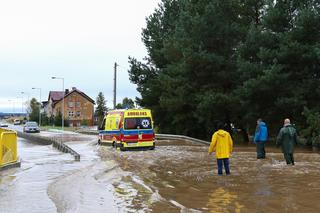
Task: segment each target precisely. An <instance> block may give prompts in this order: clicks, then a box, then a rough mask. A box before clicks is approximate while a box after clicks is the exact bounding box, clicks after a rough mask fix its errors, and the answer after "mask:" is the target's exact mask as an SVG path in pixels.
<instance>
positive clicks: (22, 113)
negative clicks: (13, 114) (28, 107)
mask: <svg viewBox="0 0 320 213" xmlns="http://www.w3.org/2000/svg"><path fill="white" fill-rule="evenodd" d="M19 98H21V114H23V96H21V97H17V101H19Z"/></svg>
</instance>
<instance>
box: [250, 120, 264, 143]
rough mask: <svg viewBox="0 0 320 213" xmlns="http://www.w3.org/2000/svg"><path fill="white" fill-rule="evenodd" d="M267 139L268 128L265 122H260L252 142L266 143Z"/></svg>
mask: <svg viewBox="0 0 320 213" xmlns="http://www.w3.org/2000/svg"><path fill="white" fill-rule="evenodd" d="M267 139H268V128H267V125H266V123H265V122H263V121H261V122H260V123H259V125H258V128H257V130H256V133H255V135H254V140H253V141H254V142H255V143H256V142H266V141H267Z"/></svg>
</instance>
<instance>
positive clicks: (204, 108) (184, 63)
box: [129, 0, 320, 138]
mask: <svg viewBox="0 0 320 213" xmlns="http://www.w3.org/2000/svg"><path fill="white" fill-rule="evenodd" d="M146 22H147V26H146V28H145V29H143V32H142V40H143V42H144V44H145V46H146V48H147V51H148V56H146V57H145V59H144V60H143V61H139V60H137V59H135V58H134V57H129V63H130V69H129V75H130V80H131V82H133V83H134V84H136V85H137V88H138V89H137V90H138V91H139V92H140V94H141V98H137V102H138V104H139V105H141V106H143V107H148V108H151V109H152V110H153V113H154V118H155V123H156V125H157V126H158V127H159V130H160V131H161V132H165V133H177V134H186V135H190V136H195V137H199V138H209V137H210V135H211V134H212V130H213V128H214V126H215V124H216V122H217V121H225V122H227V123H230V122H233V123H234V124H235V125H236V126H238V127H240V128H245V129H249V130H250V131H251V132H252V131H253V130H254V127H255V121H256V119H257V118H259V117H262V118H263V119H265V120H266V121H267V123H268V125H269V127H270V129H271V133H275V132H276V131H277V130H278V128H279V127H280V125H282V120H283V118H285V117H289V118H292V120H293V121H294V122H295V123H296V125H297V126H298V128H299V129H304V128H306V126H308V124H307V121H308V119H307V118H306V117H307V116H309V117H310V116H311V117H312V116H313V117H314V113H312V112H318V111H319V110H320V105H319V104H318V100H319V98H320V87H319V85H320V2H319V1H317V0H202V1H198V0H188V1H185V0H162V1H161V3H160V4H159V7H158V8H157V9H156V10H155V11H154V13H153V14H152V15H150V16H149V17H148V18H147V19H146ZM309 120H310V119H309ZM308 134H313V133H308ZM309 136H310V135H309Z"/></svg>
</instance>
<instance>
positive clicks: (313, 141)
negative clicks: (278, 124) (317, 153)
mask: <svg viewBox="0 0 320 213" xmlns="http://www.w3.org/2000/svg"><path fill="white" fill-rule="evenodd" d="M302 114H303V115H304V116H305V118H306V124H307V128H305V129H303V130H302V132H301V133H302V135H303V136H304V137H305V138H306V140H307V143H306V144H307V145H312V146H320V113H319V112H318V111H315V110H309V109H308V108H307V107H305V108H304V110H303V113H302Z"/></svg>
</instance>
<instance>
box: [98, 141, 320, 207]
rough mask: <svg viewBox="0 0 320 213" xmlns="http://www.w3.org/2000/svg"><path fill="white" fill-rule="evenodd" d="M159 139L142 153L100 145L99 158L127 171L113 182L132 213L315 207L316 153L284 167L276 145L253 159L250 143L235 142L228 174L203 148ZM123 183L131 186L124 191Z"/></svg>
mask: <svg viewBox="0 0 320 213" xmlns="http://www.w3.org/2000/svg"><path fill="white" fill-rule="evenodd" d="M179 143H180V145H178V144H179ZM160 144H161V146H158V147H157V148H156V150H154V151H145V152H143V151H140V152H114V151H113V150H112V149H110V148H105V147H102V148H101V150H100V154H101V156H102V158H103V159H105V160H108V159H115V160H116V162H117V163H118V164H119V166H120V168H121V169H122V170H123V171H127V172H129V174H128V175H127V176H123V177H122V179H121V181H119V182H115V183H114V186H115V187H116V189H118V191H119V193H118V196H120V197H121V196H122V197H124V198H126V199H131V201H130V205H129V206H130V208H131V210H132V212H134V210H135V209H144V211H146V212H302V211H304V212H319V211H320V203H318V202H316V201H315V198H317V197H319V196H320V190H319V189H320V182H319V179H318V178H319V177H320V164H319V160H320V155H319V154H316V153H311V152H309V153H308V152H305V151H303V153H296V154H295V157H296V161H297V162H296V165H295V166H287V165H286V164H285V162H284V160H283V156H282V154H281V153H280V152H279V150H278V149H275V148H267V152H275V153H268V154H267V159H264V160H257V159H256V154H255V152H254V147H249V148H247V147H238V148H236V149H235V150H236V151H235V152H234V154H233V155H232V157H231V173H232V174H231V175H230V176H218V175H217V174H216V161H215V159H214V156H212V155H211V156H208V154H207V147H205V146H200V145H194V144H191V143H185V142H181V141H180V142H176V143H172V141H167V142H166V141H163V142H161V143H160ZM245 150H249V151H250V152H248V151H245ZM251 151H253V152H251ZM297 152H300V151H299V150H297ZM128 186H130V187H131V188H134V189H135V190H134V191H132V190H126V189H127V188H128Z"/></svg>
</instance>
